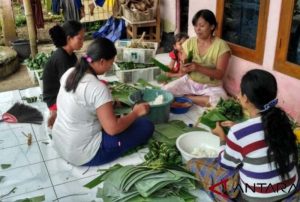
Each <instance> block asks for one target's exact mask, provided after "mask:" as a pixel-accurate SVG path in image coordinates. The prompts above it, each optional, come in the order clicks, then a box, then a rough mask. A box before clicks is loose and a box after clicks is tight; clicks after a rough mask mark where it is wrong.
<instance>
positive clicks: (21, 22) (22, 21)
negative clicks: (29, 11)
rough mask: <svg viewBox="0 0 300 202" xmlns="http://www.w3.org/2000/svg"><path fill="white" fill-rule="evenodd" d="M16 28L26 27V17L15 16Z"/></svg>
mask: <svg viewBox="0 0 300 202" xmlns="http://www.w3.org/2000/svg"><path fill="white" fill-rule="evenodd" d="M15 20H16V22H15V23H16V27H22V26H24V25H26V17H25V15H20V14H18V15H16V19H15Z"/></svg>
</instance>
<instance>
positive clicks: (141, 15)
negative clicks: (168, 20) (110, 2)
mask: <svg viewBox="0 0 300 202" xmlns="http://www.w3.org/2000/svg"><path fill="white" fill-rule="evenodd" d="M122 12H123V16H124V17H125V18H127V19H128V20H129V21H131V22H140V21H149V20H153V19H154V12H155V11H154V8H149V9H148V10H147V12H140V11H131V10H130V9H129V8H128V7H127V6H125V5H122Z"/></svg>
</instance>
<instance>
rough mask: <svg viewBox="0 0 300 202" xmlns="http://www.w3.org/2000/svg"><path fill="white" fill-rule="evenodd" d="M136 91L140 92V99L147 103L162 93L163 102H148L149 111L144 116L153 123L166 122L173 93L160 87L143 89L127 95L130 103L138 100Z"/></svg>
mask: <svg viewBox="0 0 300 202" xmlns="http://www.w3.org/2000/svg"><path fill="white" fill-rule="evenodd" d="M137 93H142V100H143V101H144V102H149V103H151V102H152V101H154V100H155V98H156V97H157V96H159V95H163V98H164V99H163V103H162V104H159V105H151V104H150V112H149V113H148V114H147V115H146V116H145V117H146V118H148V119H149V120H150V121H152V122H153V123H154V124H158V123H166V122H168V120H169V116H170V105H171V103H172V102H173V99H174V97H173V95H172V94H171V93H170V92H168V91H164V90H160V89H145V90H141V91H137V92H134V93H133V94H131V95H129V101H130V102H131V103H132V104H135V103H136V102H137V101H140V100H137V98H139V97H140V96H137V95H136V94H137Z"/></svg>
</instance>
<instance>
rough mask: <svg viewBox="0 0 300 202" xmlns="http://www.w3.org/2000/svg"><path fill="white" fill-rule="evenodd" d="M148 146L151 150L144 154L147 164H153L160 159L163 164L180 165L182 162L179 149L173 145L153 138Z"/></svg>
mask: <svg viewBox="0 0 300 202" xmlns="http://www.w3.org/2000/svg"><path fill="white" fill-rule="evenodd" d="M148 147H149V152H148V153H147V154H146V155H145V156H144V158H145V164H146V165H151V164H152V162H154V161H156V162H157V161H160V162H161V164H163V165H179V164H181V162H182V159H181V155H180V153H179V151H178V150H177V148H176V147H175V146H173V145H168V144H166V143H160V142H158V141H155V140H152V141H150V142H149V144H148Z"/></svg>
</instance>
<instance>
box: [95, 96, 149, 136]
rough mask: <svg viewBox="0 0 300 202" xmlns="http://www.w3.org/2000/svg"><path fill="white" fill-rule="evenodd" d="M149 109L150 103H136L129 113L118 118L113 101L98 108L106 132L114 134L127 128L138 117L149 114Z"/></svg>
mask: <svg viewBox="0 0 300 202" xmlns="http://www.w3.org/2000/svg"><path fill="white" fill-rule="evenodd" d="M148 111H149V104H147V103H141V104H137V105H135V106H134V107H133V110H132V112H131V113H129V114H128V115H126V116H123V117H121V118H117V117H116V116H115V114H114V111H113V105H112V102H108V103H106V104H104V105H102V106H100V107H99V108H97V116H98V119H99V121H100V123H101V126H102V127H103V129H104V130H105V132H107V133H108V134H110V135H112V136H114V135H117V134H119V133H121V132H122V131H124V130H125V129H127V128H128V127H129V126H130V125H131V124H132V123H133V122H134V121H135V120H136V119H137V118H138V117H140V116H143V115H145V114H147V113H148Z"/></svg>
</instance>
